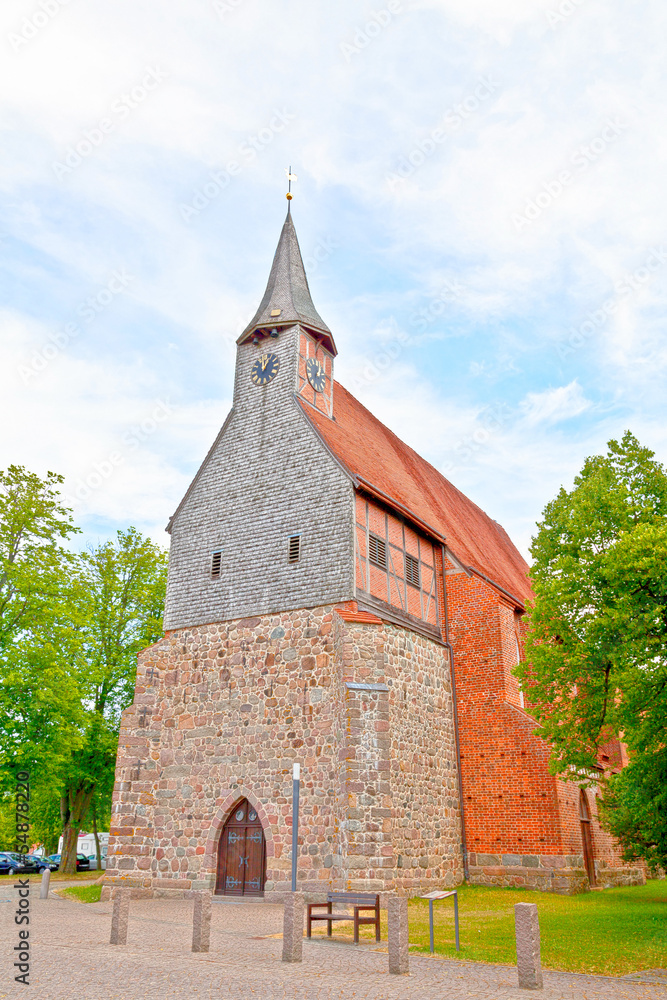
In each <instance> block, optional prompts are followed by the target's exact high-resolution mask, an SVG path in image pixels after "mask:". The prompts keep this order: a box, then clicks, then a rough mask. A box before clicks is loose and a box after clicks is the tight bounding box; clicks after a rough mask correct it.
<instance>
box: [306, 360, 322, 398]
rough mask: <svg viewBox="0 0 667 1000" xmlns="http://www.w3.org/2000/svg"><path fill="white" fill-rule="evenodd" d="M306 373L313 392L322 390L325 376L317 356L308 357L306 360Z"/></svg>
mask: <svg viewBox="0 0 667 1000" xmlns="http://www.w3.org/2000/svg"><path fill="white" fill-rule="evenodd" d="M306 375H307V376H308V381H309V382H310V384H311V385H312V387H313V389H314V390H315V392H323V391H324V386H325V385H326V381H327V376H326V372H325V371H324V368H323V367H322V365H321V364H320V362H319V361H318V360H317V358H308V360H307V361H306Z"/></svg>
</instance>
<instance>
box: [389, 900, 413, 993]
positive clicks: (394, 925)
mask: <svg viewBox="0 0 667 1000" xmlns="http://www.w3.org/2000/svg"><path fill="white" fill-rule="evenodd" d="M387 940H388V943H389V971H390V972H396V973H398V974H399V975H407V973H408V971H409V969H408V900H407V897H406V896H390V897H389V900H388V902H387Z"/></svg>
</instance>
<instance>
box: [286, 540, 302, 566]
mask: <svg viewBox="0 0 667 1000" xmlns="http://www.w3.org/2000/svg"><path fill="white" fill-rule="evenodd" d="M300 557H301V535H291V536H290V540H289V549H288V556H287V559H288V562H291V563H294V562H298V561H299V559H300Z"/></svg>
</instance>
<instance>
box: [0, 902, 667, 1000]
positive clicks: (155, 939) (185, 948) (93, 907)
mask: <svg viewBox="0 0 667 1000" xmlns="http://www.w3.org/2000/svg"><path fill="white" fill-rule="evenodd" d="M3 889H4V886H3ZM35 889H37V887H35ZM8 896H9V893H8V892H6V891H2V892H0V913H1V917H2V941H3V948H2V952H3V956H2V961H1V964H0V998H2V1000H5V998H7V1000H9V998H11V1000H14V998H15V997H21V998H27V997H34V998H35V1000H143V998H158V997H159V998H160V1000H162V998H165V1000H190V998H191V997H196V998H197V1000H199V998H202V1000H203V998H206V1000H208V998H211V1000H212V998H214V997H215V998H216V1000H218V998H227V997H230V998H231V997H233V998H235V1000H238V998H246V997H248V998H252V997H256V998H259V1000H277V998H289V1000H334V998H335V1000H342V998H345V1000H412V998H414V1000H431V998H432V1000H440V998H447V1000H464V998H465V1000H468V998H470V997H480V998H485V1000H491V998H493V1000H495V998H502V1000H526V997H527V996H530V995H533V994H528V993H527V991H525V990H519V989H518V987H517V985H516V984H517V977H516V969H514V968H509V967H505V966H492V965H483V964H481V963H472V962H471V963H467V962H466V963H462V962H457V961H452V960H441V959H431V958H429V957H428V956H421V955H420V956H417V955H411V957H410V975H409V976H407V977H406V976H391V975H389V973H388V971H387V955H386V953H382V952H381V951H378V950H376V949H377V946H376V945H375V944H368V945H361V946H359V947H357V948H355V947H354V945H348V944H342V943H341V944H339V943H331V942H327V941H312V942H306V941H304V961H303V963H302V964H300V965H287V964H284V963H283V962H281V960H280V956H281V949H282V941H281V940H280V937H279V936H278V935H280V932H281V930H282V907H280V906H276V905H270V904H267V903H263V902H256V903H228V902H225V903H219V902H216V903H214V906H213V918H212V928H211V950H210V952H209V953H208V954H205V955H193V954H192V953H191V952H190V943H191V934H192V903H191V902H188V901H185V900H132V902H131V905H130V925H129V935H128V943H127V945H124V946H112V945H110V944H109V931H110V927H111V903H89V904H85V905H84V904H82V903H78V902H76V901H74V900H69V899H59V898H57V897H53V896H52V897H51V898H50V899H48V900H44V901H40V900H39V899H37V896H38V892H37V891H33V892H32V893H31V908H32V917H31V925H30V929H31V934H30V941H31V951H32V952H33V960H32V967H31V984H30V987H28V988H26V987H25V986H21V985H20V984H16V983H14V982H13V971H12V962H13V958H12V957H11V954H12V947H13V945H14V944H15V943H16V941H15V938H16V928H15V927H14V924H13V912H14V909H15V901H14V900H10V899H9V898H8ZM537 996H540V997H542V998H543V1000H666V998H667V987H665V986H662V985H658V984H651V983H649V982H644V983H636V982H630V981H628V980H623V979H609V978H604V977H598V976H576V975H570V974H565V973H556V972H545V973H544V990H543V991H542V992H541V993H538V994H537Z"/></svg>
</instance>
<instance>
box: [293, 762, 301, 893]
mask: <svg viewBox="0 0 667 1000" xmlns="http://www.w3.org/2000/svg"><path fill="white" fill-rule="evenodd" d="M300 777H301V765H300V764H295V765H294V767H293V769H292V892H296V862H297V856H298V853H299V785H300V784H301V782H300Z"/></svg>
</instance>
